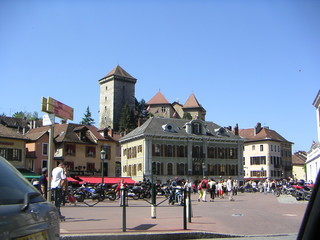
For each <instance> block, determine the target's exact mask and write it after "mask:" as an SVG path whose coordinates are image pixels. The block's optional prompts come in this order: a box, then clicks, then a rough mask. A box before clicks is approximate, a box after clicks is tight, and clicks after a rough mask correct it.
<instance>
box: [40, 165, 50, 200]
mask: <svg viewBox="0 0 320 240" xmlns="http://www.w3.org/2000/svg"><path fill="white" fill-rule="evenodd" d="M41 173H42V174H41V176H40V178H39V185H40V193H41V195H42V196H43V197H44V198H45V199H47V191H48V180H47V175H48V169H47V168H42V171H41Z"/></svg>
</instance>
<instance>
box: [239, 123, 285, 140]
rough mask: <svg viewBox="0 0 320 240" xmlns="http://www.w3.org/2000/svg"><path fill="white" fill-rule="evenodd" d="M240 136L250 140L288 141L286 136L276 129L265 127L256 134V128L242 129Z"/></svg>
mask: <svg viewBox="0 0 320 240" xmlns="http://www.w3.org/2000/svg"><path fill="white" fill-rule="evenodd" d="M239 136H241V137H243V138H246V139H247V140H248V141H258V140H274V141H284V142H288V141H287V140H286V139H285V138H284V137H282V136H281V135H280V134H278V133H277V132H276V131H274V130H271V129H269V128H265V127H263V128H262V129H261V130H260V132H258V133H257V134H256V135H255V130H254V128H248V129H240V130H239Z"/></svg>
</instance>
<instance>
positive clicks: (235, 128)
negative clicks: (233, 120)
mask: <svg viewBox="0 0 320 240" xmlns="http://www.w3.org/2000/svg"><path fill="white" fill-rule="evenodd" d="M233 132H234V134H235V135H237V136H239V126H238V123H237V124H236V126H235V127H234V129H233Z"/></svg>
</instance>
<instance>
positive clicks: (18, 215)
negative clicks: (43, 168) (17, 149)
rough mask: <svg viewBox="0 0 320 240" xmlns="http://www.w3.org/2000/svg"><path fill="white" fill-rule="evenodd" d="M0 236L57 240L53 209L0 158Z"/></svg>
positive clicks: (17, 239)
mask: <svg viewBox="0 0 320 240" xmlns="http://www.w3.org/2000/svg"><path fill="white" fill-rule="evenodd" d="M0 176H1V181H0V239H1V240H9V239H16V240H19V239H23V240H28V239H38V240H42V239H59V237H60V218H59V214H58V211H57V209H56V208H55V207H54V206H53V205H52V204H51V203H48V202H46V200H45V199H44V198H43V197H42V196H41V194H40V192H39V191H37V189H36V188H35V187H34V186H32V184H31V183H30V182H29V181H28V180H27V179H25V178H24V177H23V176H22V174H21V173H20V172H19V171H18V170H17V169H16V168H15V167H13V166H12V165H11V163H9V162H8V161H7V160H5V159H4V158H3V157H0Z"/></svg>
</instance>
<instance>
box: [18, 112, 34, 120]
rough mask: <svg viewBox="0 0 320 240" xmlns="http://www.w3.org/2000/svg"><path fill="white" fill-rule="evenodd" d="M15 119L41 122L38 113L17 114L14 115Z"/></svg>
mask: <svg viewBox="0 0 320 240" xmlns="http://www.w3.org/2000/svg"><path fill="white" fill-rule="evenodd" d="M12 117H14V118H26V119H27V120H39V116H38V112H33V113H31V112H26V111H24V112H22V111H20V112H16V113H14V114H13V115H12Z"/></svg>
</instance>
